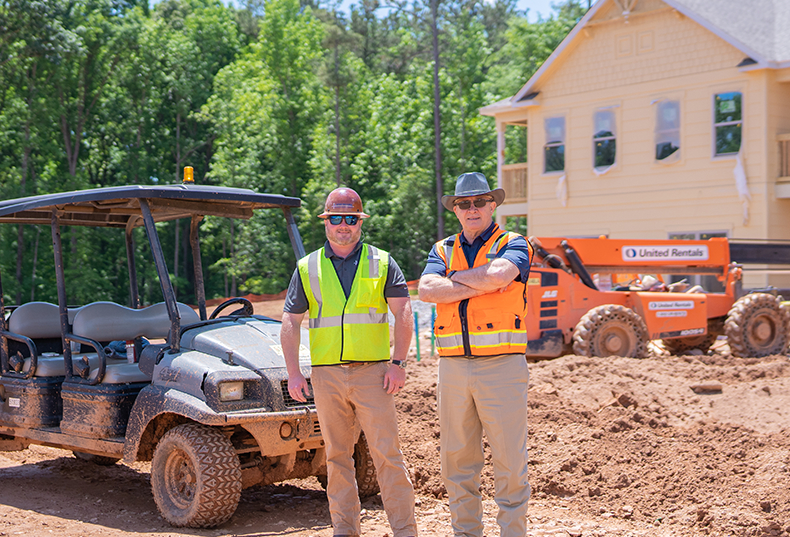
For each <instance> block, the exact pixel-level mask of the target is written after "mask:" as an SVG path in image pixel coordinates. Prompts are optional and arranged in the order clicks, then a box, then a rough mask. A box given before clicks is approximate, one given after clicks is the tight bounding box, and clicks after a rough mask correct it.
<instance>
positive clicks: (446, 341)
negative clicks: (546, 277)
mask: <svg viewBox="0 0 790 537" xmlns="http://www.w3.org/2000/svg"><path fill="white" fill-rule="evenodd" d="M517 237H520V235H518V234H517V233H511V232H508V231H504V230H502V229H500V228H499V226H498V225H497V226H496V227H495V228H494V232H493V234H492V235H491V237H490V238H489V239H488V241H486V243H485V244H484V245H483V246H482V247H481V248H480V250H479V251H478V252H477V256H476V258H475V262H474V266H473V267H472V268H477V267H480V266H483V265H485V264H486V263H490V262H491V261H493V260H494V259H495V258H496V254H497V253H498V252H499V251H500V250H502V249H503V248H505V247H506V246H507V244H508V243H509V242H510V241H511V240H514V239H516V238H517ZM527 244H529V243H527ZM529 248H530V259H531V258H532V247H531V246H529ZM436 252H437V254H438V255H439V257H441V258H442V259H443V260H444V263H445V266H446V267H447V274H449V273H450V272H451V271H459V270H467V269H469V268H470V267H469V263H468V262H467V261H466V256H465V255H464V252H463V250H462V249H461V234H460V233H459V234H458V235H453V236H451V237H447V238H446V239H444V240H441V241H439V242H437V243H436ZM526 315H527V282H517V281H513V282H511V283H510V285H509V286H508V287H507V289H506V290H505V291H504V292H500V291H499V290H496V291H494V292H492V293H488V294H486V295H481V296H477V297H473V298H469V299H466V300H461V301H460V302H451V303H447V304H436V321H435V322H434V332H435V334H436V341H437V348H438V351H439V356H443V357H447V356H496V355H498V354H525V353H526V351H527V326H526V321H525V317H526Z"/></svg>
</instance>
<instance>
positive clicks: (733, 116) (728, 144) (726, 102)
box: [713, 91, 743, 156]
mask: <svg viewBox="0 0 790 537" xmlns="http://www.w3.org/2000/svg"><path fill="white" fill-rule="evenodd" d="M741 105H742V95H741V93H740V92H737V91H731V92H729V93H718V94H716V95H715V96H714V98H713V130H714V132H715V140H714V143H715V144H716V151H715V155H716V156H719V155H735V154H736V153H738V151H740V149H741V129H742V128H743V110H742V108H741Z"/></svg>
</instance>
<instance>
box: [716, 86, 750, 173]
mask: <svg viewBox="0 0 790 537" xmlns="http://www.w3.org/2000/svg"><path fill="white" fill-rule="evenodd" d="M727 93H739V94H740V96H741V119H739V120H735V121H722V122H721V123H716V96H717V95H724V94H727ZM711 104H712V105H713V106H712V109H711V124H712V125H713V128H712V129H711V153H712V155H713V158H714V159H731V158H735V157H736V156H737V155H738V153H740V152H741V151H742V150H743V144H744V139H743V133H744V131H745V129H744V117H745V116H746V114H745V110H744V108H745V102H744V98H743V90H741V89H731V90H723V91H715V92H714V93H713V95H712V96H711ZM738 124H740V126H741V145H740V146H738V151H736V152H735V153H717V152H716V129H718V128H719V127H729V126H732V125H738Z"/></svg>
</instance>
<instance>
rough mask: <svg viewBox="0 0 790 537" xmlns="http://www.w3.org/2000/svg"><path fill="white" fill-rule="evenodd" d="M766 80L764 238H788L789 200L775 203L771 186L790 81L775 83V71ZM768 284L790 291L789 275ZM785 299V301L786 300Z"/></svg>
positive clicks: (788, 123) (789, 122) (788, 111)
mask: <svg viewBox="0 0 790 537" xmlns="http://www.w3.org/2000/svg"><path fill="white" fill-rule="evenodd" d="M765 76H766V79H767V90H768V91H767V99H766V117H767V125H768V127H767V129H766V132H767V136H766V148H765V149H766V162H767V163H768V165H767V166H766V199H767V207H766V211H765V213H766V216H767V222H766V226H767V235H766V237H768V238H771V239H788V238H790V232H788V230H790V199H777V198H776V196H775V195H774V189H773V185H774V183H775V181H776V178H777V177H778V176H779V153H778V149H779V144H778V142H777V141H776V137H777V136H778V135H780V134H787V133H790V81H788V82H777V79H778V78H779V77H778V76H777V74H776V73H775V72H774V71H768V72H766V75H765ZM769 283H770V284H771V285H773V286H775V287H779V288H784V289H787V288H790V275H786V274H784V275H774V276H772V277H771V278H770V279H769ZM786 298H787V297H786Z"/></svg>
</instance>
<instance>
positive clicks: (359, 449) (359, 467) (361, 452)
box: [315, 434, 379, 499]
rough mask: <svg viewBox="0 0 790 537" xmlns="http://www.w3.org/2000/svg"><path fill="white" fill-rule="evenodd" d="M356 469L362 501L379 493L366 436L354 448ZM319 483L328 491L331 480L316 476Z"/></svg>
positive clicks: (324, 476)
mask: <svg viewBox="0 0 790 537" xmlns="http://www.w3.org/2000/svg"><path fill="white" fill-rule="evenodd" d="M354 467H355V468H356V476H355V477H356V480H357V490H358V491H359V497H360V499H364V498H367V497H369V496H375V495H376V494H378V493H379V480H378V479H377V478H376V466H375V465H374V464H373V457H371V456H370V450H369V449H368V441H367V440H366V439H365V435H364V434H361V435H359V442H357V444H356V445H355V446H354ZM315 478H316V479H318V483H319V484H320V485H321V487H322V488H323V489H324V490H326V486H327V483H329V479H328V477H327V476H326V475H317V476H315Z"/></svg>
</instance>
